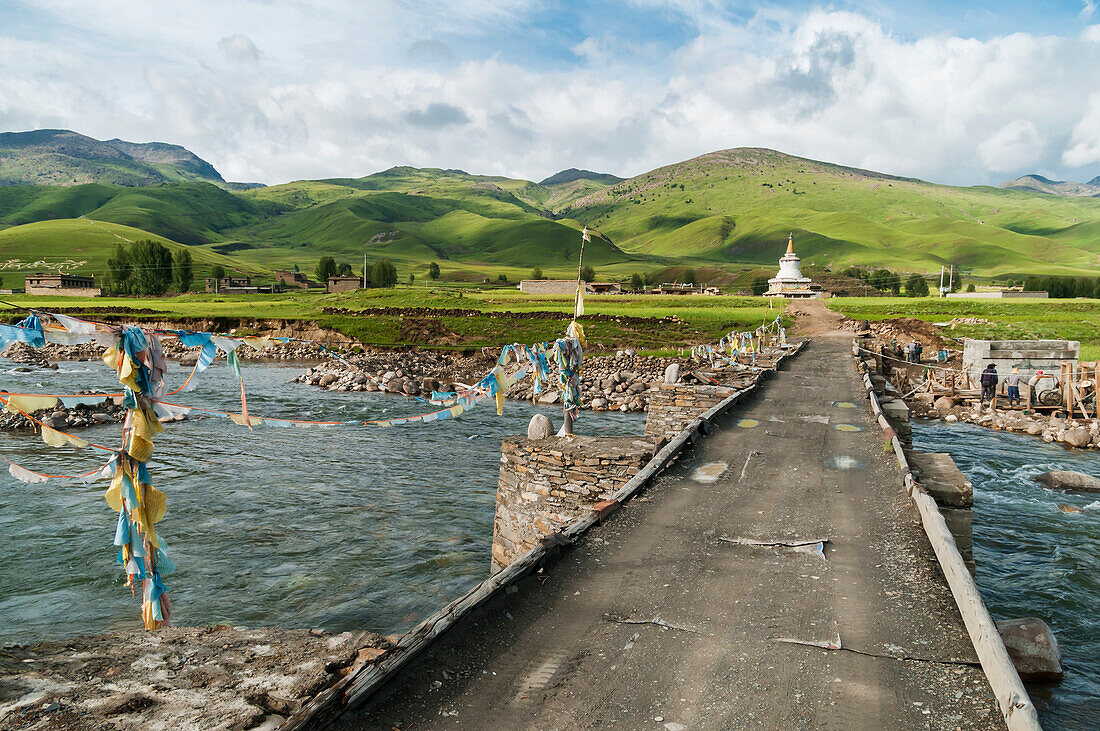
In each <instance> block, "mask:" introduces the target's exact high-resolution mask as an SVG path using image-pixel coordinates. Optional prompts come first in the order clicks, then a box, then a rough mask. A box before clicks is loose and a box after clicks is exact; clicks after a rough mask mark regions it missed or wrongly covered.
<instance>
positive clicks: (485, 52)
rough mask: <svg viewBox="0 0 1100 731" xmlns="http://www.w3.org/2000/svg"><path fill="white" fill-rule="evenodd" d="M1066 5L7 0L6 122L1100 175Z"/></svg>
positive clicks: (2, 72)
mask: <svg viewBox="0 0 1100 731" xmlns="http://www.w3.org/2000/svg"><path fill="white" fill-rule="evenodd" d="M1097 6H1098V2H1097V1H1094V0H1065V1H1063V2H1024V1H1022V0H999V1H997V2H992V1H987V0H978V1H977V2H958V1H956V2H946V1H943V0H905V1H901V2H899V1H895V0H861V1H853V2H832V3H827V4H822V3H815V2H799V1H797V0H796V1H795V2H785V3H748V2H717V1H714V0H620V1H618V2H611V1H610V0H590V1H588V2H573V1H569V2H550V1H549V0H358V1H356V0H300V1H298V2H289V1H282V0H187V1H186V2H177V1H176V0H157V1H156V2H149V1H148V0H96V1H95V2H92V0H0V131H21V130H29V129H38V128H63V129H72V130H75V131H77V132H80V133H82V134H86V135H90V136H92V137H96V138H99V139H109V138H113V137H120V138H122V139H126V140H131V141H135V142H148V141H161V142H172V143H176V144H180V145H183V146H185V147H187V148H188V149H190V150H192V151H193V152H195V153H196V154H198V155H199V156H200V157H202V158H204V159H206V160H207V161H209V162H211V163H212V164H213V165H214V166H215V167H216V168H217V169H218V170H219V171H220V172H221V173H222V175H223V176H225V178H226V179H227V180H238V181H255V182H262V183H267V184H274V183H280V182H287V181H290V180H298V179H312V178H325V177H359V176H363V175H367V174H370V173H373V172H377V171H379V170H384V169H386V168H389V167H391V166H394V165H414V166H417V167H441V168H459V169H462V170H466V171H468V172H473V173H482V174H494V175H507V176H510V177H520V178H528V179H532V180H540V179H541V178H543V177H546V176H548V175H550V174H552V173H554V172H556V171H558V170H561V169H564V168H568V167H579V168H587V169H591V170H597V171H600V172H611V173H615V174H617V175H621V176H624V177H625V176H631V175H636V174H639V173H642V172H645V171H647V170H650V169H653V168H655V167H659V166H661V165H666V164H670V163H674V162H678V161H680V160H684V159H688V158H691V157H694V156H696V155H700V154H704V153H706V152H710V151H713V150H719V149H725V148H730V147H769V148H772V149H777V150H781V151H783V152H787V153H791V154H794V155H799V156H803V157H809V158H812V159H816V160H825V161H829V162H836V163H840V164H844V165H852V166H856V167H862V168H868V169H873V170H877V171H881V172H886V173H891V174H896V175H904V176H913V177H919V178H923V179H926V180H931V181H935V182H942V183H951V184H959V185H971V184H997V183H999V182H1002V181H1004V180H1008V179H1012V178H1016V177H1018V176H1020V175H1023V174H1026V173H1033V172H1037V173H1040V174H1043V175H1046V176H1047V177H1051V178H1055V179H1060V180H1062V179H1065V180H1077V181H1082V182H1083V181H1087V180H1089V179H1091V178H1093V177H1096V176H1098V175H1100V8H1098V7H1097Z"/></svg>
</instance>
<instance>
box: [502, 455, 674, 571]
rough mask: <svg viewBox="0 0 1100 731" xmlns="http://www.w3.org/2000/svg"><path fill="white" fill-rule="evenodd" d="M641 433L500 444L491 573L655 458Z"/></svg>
mask: <svg viewBox="0 0 1100 731" xmlns="http://www.w3.org/2000/svg"><path fill="white" fill-rule="evenodd" d="M653 446H654V444H653V442H652V441H651V440H648V439H642V438H638V437H584V436H575V437H572V438H565V437H547V438H546V439H526V438H524V437H508V438H507V439H505V440H504V442H503V443H502V444H501V448H500V480H499V482H498V484H497V505H496V516H495V518H494V520H493V558H492V572H493V573H494V574H495V573H496V572H498V571H500V570H501V569H503V568H504V567H506V566H507V565H508V564H510V563H511V562H512V561H514V560H515V559H516V558H518V557H519V556H522V555H523V554H524V553H526V552H527V551H529V550H530V549H531V548H534V546H535V544H537V543H538V541H539V539H541V538H543V537H544V536H547V535H549V534H551V533H553V532H556V531H558V530H560V529H562V528H564V527H565V526H567V525H569V524H570V523H572V522H574V521H575V520H577V519H578V518H580V517H581V516H583V515H584V514H585V513H587V512H588V511H590V510H591V509H592V506H593V505H595V504H596V503H598V502H600V501H601V500H607V499H608V498H610V497H611V495H613V494H614V493H615V492H616V491H617V490H618V489H619V488H621V487H622V486H623V485H625V484H626V482H627V481H628V480H629V479H630V478H631V477H633V476H634V475H636V474H637V473H638V471H639V470H641V469H642V467H644V466H645V465H646V463H647V462H649V459H650V457H652V456H653Z"/></svg>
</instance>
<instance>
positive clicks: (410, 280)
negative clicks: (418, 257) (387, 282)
mask: <svg viewBox="0 0 1100 731" xmlns="http://www.w3.org/2000/svg"><path fill="white" fill-rule="evenodd" d="M415 281H416V275H415V274H413V273H412V272H409V284H412V283H413V282H415Z"/></svg>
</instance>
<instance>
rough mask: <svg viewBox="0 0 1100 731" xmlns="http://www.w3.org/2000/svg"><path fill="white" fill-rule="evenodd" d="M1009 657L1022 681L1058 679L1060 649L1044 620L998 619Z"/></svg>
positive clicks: (1060, 662)
mask: <svg viewBox="0 0 1100 731" xmlns="http://www.w3.org/2000/svg"><path fill="white" fill-rule="evenodd" d="M997 632H999V633H1000V635H1001V639H1002V640H1004V643H1005V649H1007V650H1008V656H1009V657H1011V658H1012V664H1013V665H1015V666H1016V672H1018V673H1019V674H1020V679H1021V680H1061V679H1062V676H1063V674H1064V671H1063V670H1062V651H1061V650H1060V649H1059V648H1058V640H1057V638H1055V636H1054V632H1052V631H1051V629H1050V627H1049V626H1047V623H1046V622H1044V621H1043V620H1041V619H1036V618H1035V617H1024V618H1023V619H1009V620H1005V621H1003V622H997Z"/></svg>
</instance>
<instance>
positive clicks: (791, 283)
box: [764, 233, 824, 299]
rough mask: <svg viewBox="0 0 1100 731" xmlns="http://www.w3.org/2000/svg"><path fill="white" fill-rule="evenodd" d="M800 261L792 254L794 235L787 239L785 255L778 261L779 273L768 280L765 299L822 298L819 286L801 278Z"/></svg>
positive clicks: (808, 279)
mask: <svg viewBox="0 0 1100 731" xmlns="http://www.w3.org/2000/svg"><path fill="white" fill-rule="evenodd" d="M801 263H802V260H801V259H799V258H798V254H796V253H794V234H793V233H792V234H791V235H790V236H789V237H787V253H786V254H784V255H783V257H782V258H781V259H780V260H779V273H778V274H776V275H775V276H774V277H772V278H771V279H769V280H768V291H767V292H765V293H764V296H765V297H787V298H789V299H811V298H817V297H821V296H823V294H824V293H823V292H822V291H821V287H820V285H817V284H813V283H812V282H811V281H810V278H809V277H804V276H802V268H801V266H800V265H801Z"/></svg>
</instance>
